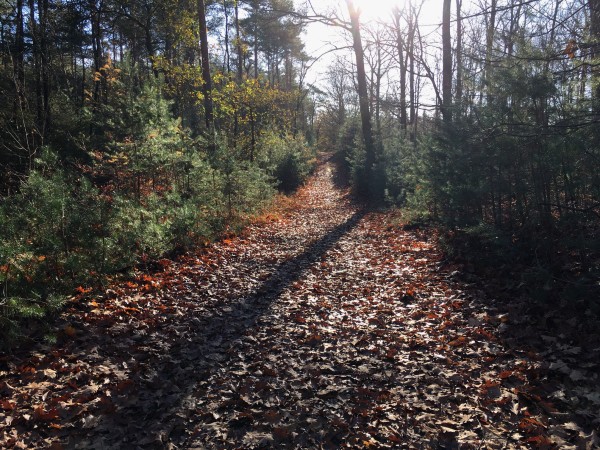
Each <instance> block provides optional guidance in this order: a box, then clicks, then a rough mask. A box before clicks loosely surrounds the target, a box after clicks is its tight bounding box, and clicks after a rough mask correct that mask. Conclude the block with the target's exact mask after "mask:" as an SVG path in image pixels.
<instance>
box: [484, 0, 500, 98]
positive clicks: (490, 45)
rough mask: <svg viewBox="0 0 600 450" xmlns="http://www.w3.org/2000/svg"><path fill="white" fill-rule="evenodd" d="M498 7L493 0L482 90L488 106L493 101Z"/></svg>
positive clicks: (487, 34) (495, 0)
mask: <svg viewBox="0 0 600 450" xmlns="http://www.w3.org/2000/svg"><path fill="white" fill-rule="evenodd" d="M496 5H497V0H492V4H491V6H490V21H489V23H488V27H487V32H486V38H485V42H486V43H485V67H484V71H483V86H482V89H481V92H482V95H483V92H486V99H487V102H488V104H489V103H490V102H491V101H492V98H491V96H490V92H489V89H490V74H491V68H492V50H493V48H494V34H495V31H496Z"/></svg>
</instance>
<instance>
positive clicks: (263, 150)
mask: <svg viewBox="0 0 600 450" xmlns="http://www.w3.org/2000/svg"><path fill="white" fill-rule="evenodd" d="M259 148H260V151H259V155H260V159H259V165H260V166H261V167H263V168H264V169H265V170H266V171H267V173H269V174H271V175H272V176H273V177H274V178H275V179H276V180H277V187H278V188H279V189H280V190H281V191H283V192H286V193H290V192H292V191H294V190H295V189H297V188H298V187H299V186H300V185H301V184H302V183H303V182H304V181H305V180H306V177H308V175H309V174H310V172H311V171H312V169H313V166H314V163H315V154H314V151H313V150H311V149H310V148H309V147H308V146H307V145H306V144H305V143H304V141H303V140H301V139H300V138H299V137H293V136H290V135H285V136H280V135H279V134H277V133H274V132H269V133H266V134H265V135H264V136H263V137H262V139H261V141H260V143H259Z"/></svg>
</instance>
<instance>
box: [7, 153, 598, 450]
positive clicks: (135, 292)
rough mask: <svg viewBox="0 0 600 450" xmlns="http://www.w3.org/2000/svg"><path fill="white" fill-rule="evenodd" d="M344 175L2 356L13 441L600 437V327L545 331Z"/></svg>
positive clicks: (466, 442)
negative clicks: (364, 201)
mask: <svg viewBox="0 0 600 450" xmlns="http://www.w3.org/2000/svg"><path fill="white" fill-rule="evenodd" d="M332 177H333V173H332V167H331V165H330V164H329V163H327V162H324V163H323V164H322V165H320V166H319V169H318V170H317V173H316V174H315V176H314V177H313V178H312V179H311V180H310V182H309V183H308V184H307V186H305V187H304V188H303V189H302V190H301V191H300V192H299V193H298V194H296V195H295V196H294V197H293V198H292V199H291V200H289V201H288V202H287V203H286V204H285V205H283V206H282V207H281V211H280V212H279V213H276V214H272V215H270V216H266V217H263V218H262V220H260V221H257V222H256V223H255V224H254V225H252V226H250V227H249V228H248V229H247V230H246V231H245V232H244V234H243V235H242V236H239V237H235V238H231V239H225V240H223V241H222V242H220V243H218V244H215V245H213V246H211V247H209V248H207V249H205V250H202V251H199V252H198V253H197V254H196V255H191V256H187V257H185V258H181V259H180V260H178V261H169V260H162V261H160V262H159V266H160V267H159V269H158V271H157V272H156V273H153V274H144V273H140V274H139V275H138V276H137V278H135V279H134V280H133V281H129V282H127V283H123V284H119V285H116V286H113V287H112V288H111V289H109V290H107V291H106V292H105V293H104V294H103V295H100V296H91V294H86V293H81V295H79V296H78V298H77V299H76V300H74V301H73V303H72V306H71V307H70V309H69V310H68V311H67V312H66V313H65V314H64V316H63V317H62V319H61V320H62V323H63V325H62V331H61V334H60V339H59V342H58V343H57V344H55V345H51V346H50V345H46V346H43V345H38V346H37V347H35V348H33V349H30V350H28V351H27V352H21V353H20V354H17V355H8V356H5V357H3V358H2V360H1V363H2V366H3V367H2V372H0V376H1V378H0V395H1V397H0V398H1V400H0V447H3V448H53V449H60V448H65V449H67V448H86V449H87V448H97V449H107V448H124V449H133V448H143V449H149V448H172V449H176V448H182V449H183V448H190V449H202V448H207V449H213V448H214V449H220V448H323V449H335V448H490V449H492V448H498V449H499V448H577V449H586V448H590V449H591V448H598V446H600V440H599V437H598V436H599V435H598V429H599V428H600V417H599V415H600V387H599V386H598V385H599V384H600V380H599V379H598V378H599V376H598V374H599V373H600V364H599V362H600V342H598V340H597V339H595V338H590V339H589V340H586V339H578V340H574V339H571V338H570V337H569V335H568V333H567V334H565V333H563V332H562V331H561V326H557V327H555V328H556V332H555V333H552V332H549V334H547V335H539V334H538V335H536V336H535V337H536V339H537V341H540V342H542V343H544V344H545V347H542V348H540V346H539V345H537V346H530V345H527V340H528V333H529V334H532V333H533V331H532V330H533V328H531V327H529V326H528V323H529V322H528V318H527V317H525V316H522V315H518V316H517V315H515V314H514V313H513V314H511V308H510V305H507V304H506V301H503V302H499V301H496V300H494V299H493V298H490V295H488V294H485V293H484V290H483V289H479V288H478V286H477V283H472V284H470V285H467V284H465V283H464V282H462V281H460V279H461V277H460V273H459V272H460V270H459V268H457V267H455V266H452V265H450V264H448V263H446V262H445V261H444V259H443V255H442V253H441V252H440V250H439V249H438V247H437V245H436V236H435V233H434V232H432V231H430V230H418V229H417V230H405V229H403V228H402V227H401V226H400V225H398V224H397V222H398V221H397V218H395V217H394V216H393V215H392V214H390V213H378V212H363V211H361V210H359V209H357V208H356V207H355V206H353V204H352V203H351V202H350V201H349V200H348V199H347V197H346V196H345V193H344V192H342V191H340V190H339V189H336V188H335V187H334V184H333V181H332ZM517 300H518V299H516V300H515V301H517ZM519 301H521V300H519ZM564 326H565V327H568V329H569V330H578V329H580V330H581V333H585V332H586V329H585V322H583V325H581V324H578V323H570V324H566V325H564ZM578 326H579V327H580V328H577V327H578ZM591 336H592V335H591ZM593 336H597V334H593Z"/></svg>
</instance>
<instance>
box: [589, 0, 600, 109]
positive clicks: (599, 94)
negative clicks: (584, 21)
mask: <svg viewBox="0 0 600 450" xmlns="http://www.w3.org/2000/svg"><path fill="white" fill-rule="evenodd" d="M588 6H589V8H590V35H591V37H592V44H593V45H592V47H591V48H592V51H591V55H590V56H591V58H592V60H593V59H594V58H596V56H597V55H598V50H597V46H598V44H600V0H588ZM598 72H599V70H598V68H597V67H596V66H595V65H592V78H593V81H592V86H595V88H594V91H593V94H592V95H593V100H594V111H595V112H596V113H598V112H600V82H598Z"/></svg>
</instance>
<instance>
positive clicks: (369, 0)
mask: <svg viewBox="0 0 600 450" xmlns="http://www.w3.org/2000/svg"><path fill="white" fill-rule="evenodd" d="M304 1H305V0H296V4H302V3H303V2H304ZM354 2H355V4H356V6H357V7H358V8H360V10H361V23H363V24H364V25H365V26H368V24H369V23H373V22H377V21H384V22H389V21H390V17H391V13H392V10H393V8H394V7H395V6H398V7H399V8H403V7H404V6H405V5H406V3H407V2H406V1H405V0H354ZM453 3H454V2H453ZM312 5H313V6H314V8H315V10H317V12H319V13H328V12H331V11H337V13H338V14H340V15H341V16H342V17H344V18H347V16H348V13H347V8H346V2H345V0H312ZM441 15H442V1H441V0H424V4H423V8H422V10H421V29H422V32H423V33H424V34H426V33H431V32H433V33H436V32H437V33H439V32H440V30H441V29H440V27H439V25H440V23H441ZM348 39H349V35H348V33H346V32H344V31H343V30H341V29H339V28H335V27H330V26H326V25H323V24H319V23H313V24H310V25H308V26H307V29H306V31H305V33H304V36H303V41H304V43H305V49H306V53H307V54H308V55H310V56H311V57H313V58H317V57H319V56H321V55H323V54H325V53H326V54H325V55H323V56H321V57H320V58H319V59H318V60H317V61H316V62H315V63H314V64H313V66H312V67H311V70H310V72H309V74H308V76H307V81H308V82H309V83H312V84H316V85H319V84H321V80H322V79H323V75H324V73H325V72H326V71H327V68H328V66H329V64H330V63H331V61H332V60H333V59H334V58H335V55H336V54H344V50H341V51H337V52H330V53H327V52H328V51H330V50H331V49H333V48H334V47H336V46H337V47H343V46H344V45H345V44H346V43H348V42H349V41H348ZM345 52H346V53H345V54H349V53H348V51H345Z"/></svg>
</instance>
